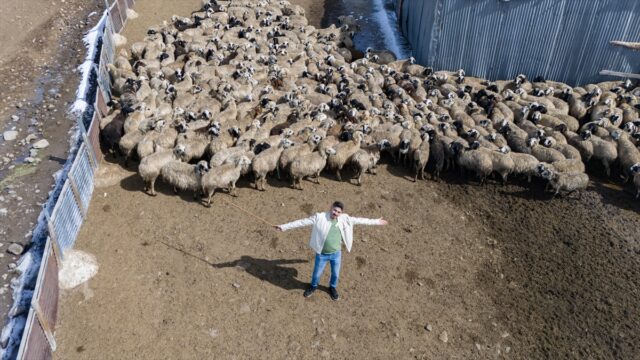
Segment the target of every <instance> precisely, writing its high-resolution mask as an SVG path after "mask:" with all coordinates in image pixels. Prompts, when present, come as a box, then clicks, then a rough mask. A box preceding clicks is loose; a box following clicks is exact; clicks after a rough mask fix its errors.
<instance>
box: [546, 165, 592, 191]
mask: <svg viewBox="0 0 640 360" xmlns="http://www.w3.org/2000/svg"><path fill="white" fill-rule="evenodd" d="M541 176H542V178H544V179H546V180H548V181H549V183H548V184H547V189H548V188H549V187H551V189H553V190H554V194H553V196H556V195H558V194H561V192H564V193H565V194H570V193H572V192H574V191H577V190H582V189H586V188H587V186H588V185H589V176H588V175H587V174H585V173H561V172H557V171H553V170H549V169H545V170H543V171H542V172H541Z"/></svg>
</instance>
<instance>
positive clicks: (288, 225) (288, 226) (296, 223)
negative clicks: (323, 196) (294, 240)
mask: <svg viewBox="0 0 640 360" xmlns="http://www.w3.org/2000/svg"><path fill="white" fill-rule="evenodd" d="M314 222H315V215H312V216H309V217H308V218H306V219H300V220H295V221H292V222H288V223H286V224H282V225H276V226H274V227H273V228H274V229H276V230H278V231H287V230H291V229H295V228H299V227H303V226H311V225H313V223H314Z"/></svg>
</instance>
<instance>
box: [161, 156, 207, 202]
mask: <svg viewBox="0 0 640 360" xmlns="http://www.w3.org/2000/svg"><path fill="white" fill-rule="evenodd" d="M208 170H209V165H208V164H207V162H206V161H204V160H201V161H200V162H198V163H197V164H196V165H191V164H188V163H185V162H182V161H178V160H172V161H169V162H167V163H166V164H164V166H162V168H161V169H160V176H162V180H164V181H165V182H166V183H168V184H169V185H171V186H173V191H174V192H176V193H177V192H178V190H190V191H193V194H194V195H193V196H194V198H197V197H198V193H199V192H200V191H201V189H202V186H201V179H202V175H203V174H205V173H206V172H207V171H208Z"/></svg>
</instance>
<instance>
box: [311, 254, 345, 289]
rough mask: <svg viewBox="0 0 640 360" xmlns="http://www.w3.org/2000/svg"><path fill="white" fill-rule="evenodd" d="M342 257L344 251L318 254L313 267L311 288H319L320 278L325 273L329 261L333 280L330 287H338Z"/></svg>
mask: <svg viewBox="0 0 640 360" xmlns="http://www.w3.org/2000/svg"><path fill="white" fill-rule="evenodd" d="M341 257H342V251H336V252H334V253H333V254H316V262H315V265H314V266H313V275H312V276H311V286H312V287H314V288H315V287H318V283H319V282H320V276H322V272H323V271H324V266H325V265H327V261H328V262H329V264H331V280H329V286H330V287H333V288H335V287H337V286H338V277H340V259H341Z"/></svg>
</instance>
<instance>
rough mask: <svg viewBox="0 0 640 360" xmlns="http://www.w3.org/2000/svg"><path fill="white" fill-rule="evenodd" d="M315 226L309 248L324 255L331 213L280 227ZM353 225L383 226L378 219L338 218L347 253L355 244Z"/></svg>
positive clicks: (286, 228) (283, 228)
mask: <svg viewBox="0 0 640 360" xmlns="http://www.w3.org/2000/svg"><path fill="white" fill-rule="evenodd" d="M310 225H313V229H312V230H311V239H310V240H309V246H310V247H311V248H312V249H313V250H314V251H315V252H316V253H318V254H320V253H322V247H323V246H324V241H325V240H326V239H327V234H328V233H329V229H330V228H331V213H330V212H328V211H326V212H319V213H315V214H313V215H311V216H310V217H308V218H306V219H300V220H296V221H292V222H290V223H286V224H282V225H279V227H280V228H281V229H282V231H287V230H290V229H295V228H299V227H302V226H310ZM353 225H381V224H380V220H378V219H366V218H358V217H351V216H349V215H347V214H340V216H338V224H337V226H338V229H339V230H340V234H341V235H342V241H343V242H344V245H345V246H346V247H347V251H351V244H353Z"/></svg>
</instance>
